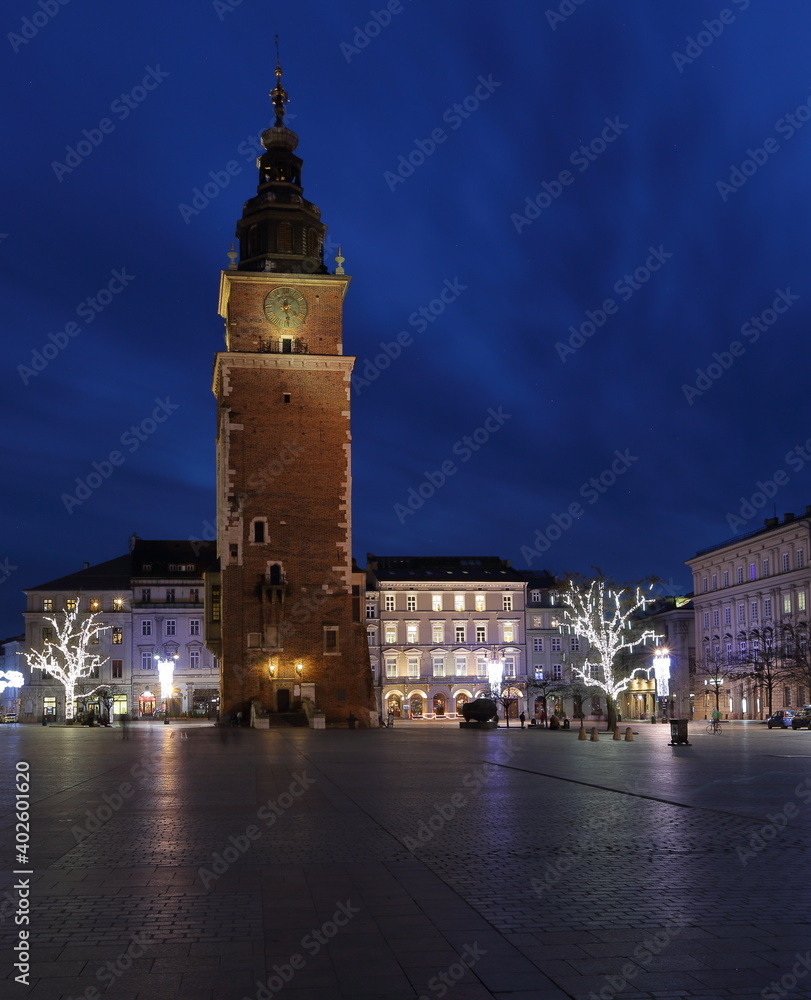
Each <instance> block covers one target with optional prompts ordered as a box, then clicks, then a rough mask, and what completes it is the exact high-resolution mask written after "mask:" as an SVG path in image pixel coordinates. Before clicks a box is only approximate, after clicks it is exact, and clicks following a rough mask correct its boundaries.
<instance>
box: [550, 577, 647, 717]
mask: <svg viewBox="0 0 811 1000" xmlns="http://www.w3.org/2000/svg"><path fill="white" fill-rule="evenodd" d="M651 603H653V600H652V599H648V598H645V597H643V596H642V590H641V589H640V588H639V587H637V588H636V589H635V590H634V591H629V590H623V589H616V590H615V589H612V588H611V586H610V584H608V583H607V582H606V581H605V580H603V579H598V580H591V581H589V582H587V583H576V582H575V581H574V580H569V583H568V586H567V588H566V590H565V591H564V594H563V608H562V610H563V624H562V625H561V629H562V630H563V631H565V632H567V633H569V634H570V635H576V636H580V637H581V638H583V639H585V640H586V641H587V643H588V647H587V648H588V653H587V654H586V656H585V659H584V660H583V662H582V663H581V664H580V665H579V666H577V665H576V664H572V673H573V674H574V677H575V678H576V679H577V680H580V681H582V682H583V684H584V685H586V687H590V688H592V689H596V690H598V691H600V692H601V693H602V694H603V696H604V697H605V700H606V707H607V710H608V713H607V714H608V729H609V730H611V729H613V728H614V726H615V725H616V722H617V698H618V696H619V695H620V694H622V692H623V691H625V690H626V688H627V687H628V686H629V684H630V680H631V679H630V676H628V674H627V673H626V668H624V667H623V665H622V663H621V661H620V657H621V656H622V654H623V653H626V652H630V651H631V650H633V649H635V648H636V647H637V646H639V645H641V644H642V643H644V642H647V641H648V640H649V639H653V640H655V639H659V638H661V636H660V635H659V634H657V633H656V632H654V631H653V630H652V629H644V630H643V629H642V626H641V624H640V622H639V620H638V619H639V616H640V615H641V613H642V612H643V611H644V610H645V608H646V606H647V605H648V604H651Z"/></svg>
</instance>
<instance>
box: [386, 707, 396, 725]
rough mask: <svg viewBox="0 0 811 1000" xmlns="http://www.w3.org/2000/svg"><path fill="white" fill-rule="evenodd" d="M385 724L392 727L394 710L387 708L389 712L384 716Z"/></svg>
mask: <svg viewBox="0 0 811 1000" xmlns="http://www.w3.org/2000/svg"><path fill="white" fill-rule="evenodd" d="M386 725H387V726H388V728H389V729H392V728H393V727H394V712H392V711H391V709H389V714H388V716H387V717H386Z"/></svg>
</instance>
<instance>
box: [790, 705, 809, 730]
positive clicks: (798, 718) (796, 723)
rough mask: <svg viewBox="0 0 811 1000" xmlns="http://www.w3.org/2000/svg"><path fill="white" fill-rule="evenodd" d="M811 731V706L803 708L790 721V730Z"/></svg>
mask: <svg viewBox="0 0 811 1000" xmlns="http://www.w3.org/2000/svg"><path fill="white" fill-rule="evenodd" d="M803 727H805V728H806V729H811V705H806V706H804V708H803V710H802V712H797V713H796V714H795V716H794V718H793V719H792V720H791V728H792V729H802V728H803Z"/></svg>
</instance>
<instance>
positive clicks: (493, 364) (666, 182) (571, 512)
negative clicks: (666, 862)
mask: <svg viewBox="0 0 811 1000" xmlns="http://www.w3.org/2000/svg"><path fill="white" fill-rule="evenodd" d="M370 11H372V12H376V13H375V14H374V16H373V14H371V13H370ZM705 22H706V23H705ZM2 26H3V34H4V35H5V36H6V37H5V40H4V41H3V43H2V44H4V45H5V56H4V58H3V60H2V74H3V76H2V87H3V92H4V94H5V95H6V102H5V103H6V116H5V156H4V157H3V158H2V163H1V164H0V170H2V178H3V188H4V192H5V198H4V199H3V208H2V215H1V216H0V231H1V232H2V238H1V239H0V254H2V259H3V268H2V282H3V286H2V287H3V301H4V304H5V308H4V315H3V327H4V336H3V346H2V351H3V364H4V369H5V380H4V391H3V393H2V397H1V398H0V405H2V407H3V410H4V425H5V427H6V440H5V443H6V457H5V469H4V472H5V484H6V488H5V490H4V497H3V525H4V531H3V541H2V550H0V578H2V588H0V597H2V600H0V612H2V618H3V621H2V631H1V632H0V634H2V635H3V636H9V635H12V634H14V633H16V632H19V631H21V629H22V619H21V617H20V615H19V612H20V611H21V610H22V607H23V599H22V594H21V590H22V589H23V588H24V587H27V586H34V585H36V584H40V583H42V582H45V581H47V580H49V579H52V578H55V577H58V576H61V575H62V574H65V573H68V572H71V571H73V570H75V569H79V568H81V565H82V562H83V561H85V560H87V561H89V562H91V563H95V562H101V561H103V560H105V559H110V558H113V557H114V556H117V555H119V554H121V553H123V552H124V551H126V548H127V542H128V536H129V535H130V534H131V533H132V532H133V531H134V532H136V533H137V534H138V535H140V536H141V537H143V538H190V537H193V538H201V537H211V530H212V527H211V526H212V523H213V520H214V505H215V501H214V429H215V418H214V397H213V395H212V393H211V366H212V361H213V357H214V354H215V352H216V351H217V350H220V349H221V348H222V346H223V327H222V321H221V320H220V318H219V317H218V315H217V293H218V283H219V271H220V269H221V268H223V267H225V266H227V263H228V261H227V258H226V256H225V255H226V253H227V251H228V250H229V247H230V243H231V241H232V239H233V234H234V227H235V224H236V221H237V219H238V217H239V215H240V213H241V211H242V205H243V202H244V201H245V200H247V199H248V198H249V197H251V196H252V195H253V194H254V193H255V189H256V173H255V170H254V166H253V161H254V158H255V156H256V152H257V149H258V143H257V137H258V135H259V133H261V131H262V130H263V129H264V128H266V127H268V126H269V125H271V124H272V113H271V105H270V101H269V98H268V96H267V95H268V92H269V90H270V89H271V87H272V86H273V83H274V78H273V68H274V65H275V51H274V43H273V36H274V34H275V33H277V32H278V34H279V35H280V39H281V60H282V65H283V68H284V85H285V87H286V88H287V90H288V92H289V94H290V103H289V105H288V117H287V124H288V125H289V127H290V128H292V129H293V130H294V131H295V132H296V133H297V134H298V135H299V137H300V143H299V148H298V153H299V154H300V155H301V156H302V158H303V159H304V173H303V181H304V193H305V197H307V198H309V199H310V200H311V201H313V202H315V203H316V204H317V205H318V206H319V207H320V208H321V211H322V213H323V219H324V221H325V222H326V223H327V225H328V227H329V233H328V236H329V240H330V244H329V247H330V253H329V254H328V256H329V258H330V269H332V267H333V266H334V265H333V263H332V258H333V257H334V255H335V252H336V248H337V246H338V245H339V244H340V245H341V246H342V248H343V254H344V256H345V257H346V264H345V267H346V270H347V273H349V274H352V275H353V281H352V285H351V288H350V291H349V294H348V296H347V300H346V311H345V337H344V350H345V351H346V353H349V354H353V355H356V356H357V358H358V363H357V365H356V380H355V393H354V403H353V439H354V440H353V474H354V553H355V556H356V558H358V560H359V561H363V560H365V557H366V553H367V552H368V551H371V552H375V553H378V554H389V555H391V554H423V555H430V554H456V555H485V554H487V555H499V556H501V557H502V558H507V559H511V560H512V561H513V565H515V566H516V567H518V568H521V569H525V568H532V569H547V568H548V569H550V570H552V571H553V572H559V573H561V572H565V571H567V570H573V571H581V572H588V570H589V567H590V566H591V565H598V566H600V567H601V568H602V569H603V570H604V571H605V572H606V573H610V574H611V575H612V576H613V577H615V578H617V579H637V578H642V577H645V576H647V575H649V574H656V575H658V576H660V577H662V578H663V579H664V580H665V581H667V583H666V589H669V590H670V591H671V592H682V593H683V592H686V591H689V590H690V587H691V580H690V574H689V572H688V570H687V568H686V567H685V566H684V565H683V561H684V559H686V558H689V557H690V556H691V555H693V554H694V553H695V551H696V550H697V549H700V548H702V547H705V546H709V545H712V544H713V543H717V542H721V541H723V540H724V539H725V538H728V537H730V536H732V535H734V534H737V533H740V532H745V531H749V530H752V529H755V528H757V527H759V526H761V524H762V519H763V517H765V516H770V515H771V514H772V512H773V505H776V509H777V513H778V514H782V513H783V512H785V511H793V512H795V513H800V512H802V511H803V510H804V509H805V504H806V503H811V488H810V487H809V469H811V419H809V417H808V405H807V397H808V390H807V379H808V374H807V373H808V356H809V348H808V346H807V340H806V331H807V329H808V326H809V315H811V285H810V284H809V277H808V272H809V259H810V258H811V198H809V194H808V189H809V185H808V176H809V165H810V164H811V122H809V121H808V119H809V118H811V110H809V100H811V73H809V68H811V61H810V60H809V55H808V40H809V36H810V35H811V9H809V8H808V5H807V4H805V3H801V2H799V0H788V2H783V3H780V4H779V5H777V4H767V3H765V2H764V0H752V2H750V0H729V2H728V4H727V5H726V6H722V3H721V2H720V0H719V3H718V4H716V5H713V4H708V3H706V2H697V0H681V2H680V3H678V4H662V3H647V4H646V3H641V2H639V0H581V2H580V3H579V4H578V3H575V2H570V0H563V3H562V4H560V6H558V5H554V6H553V5H552V4H551V3H550V5H549V7H548V8H545V7H544V5H543V4H540V5H538V4H535V3H528V2H525V0H521V2H518V0H514V2H512V0H511V2H509V3H507V4H504V5H501V6H500V7H498V8H497V5H494V4H492V3H483V2H481V0H472V2H468V3H465V4H427V3H424V2H422V3H420V2H413V0H392V2H391V3H389V4H388V5H386V4H383V3H381V4H379V5H374V6H371V5H370V4H369V3H368V2H367V0H364V2H362V3H361V2H354V0H353V2H343V3H338V4H327V3H316V2H314V0H310V2H302V3H298V4H285V5H282V4H271V3H267V2H260V0H242V2H238V0H217V2H214V3H211V2H204V0H195V2H192V0H172V2H171V3H168V4H167V3H166V2H165V0H164V2H158V0H141V2H139V3H138V4H117V3H116V4H113V3H110V2H109V0H108V2H102V0H81V2H80V0H72V2H65V0H62V2H61V3H60V2H59V0H9V2H7V3H6V4H5V5H4V7H3V16H2ZM26 36H27V37H26ZM229 165H230V167H229ZM398 338H399V343H398ZM381 345H392V346H390V347H388V349H386V348H385V347H383V346H381ZM397 354H399V356H397V357H392V355H397ZM806 447H807V448H808V450H806ZM111 452H112V453H117V456H118V457H117V458H116V461H115V463H113V462H111V461H110V454H111ZM119 459H120V461H119ZM94 463H95V465H94ZM443 470H444V471H443ZM94 472H95V473H96V475H95V477H94V478H93V479H92V480H91V482H92V483H95V484H96V487H95V488H94V489H88V488H87V486H86V480H87V477H88V476H89V475H91V474H93V473H94ZM443 478H444V480H445V481H444V483H443V482H442V480H443ZM77 480H79V482H77ZM83 483H84V484H85V485H84V487H83V486H82V484H83ZM771 493H774V494H775V495H774V497H773V498H769V499H768V500H767V497H766V494H771ZM753 498H754V500H753ZM420 501H422V505H421V506H420ZM409 502H410V506H409ZM747 503H749V504H751V506H746V504H747ZM755 508H757V509H755Z"/></svg>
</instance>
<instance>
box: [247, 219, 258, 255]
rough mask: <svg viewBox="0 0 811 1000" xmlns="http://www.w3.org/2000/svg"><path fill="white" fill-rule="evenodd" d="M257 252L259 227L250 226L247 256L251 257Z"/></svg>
mask: <svg viewBox="0 0 811 1000" xmlns="http://www.w3.org/2000/svg"><path fill="white" fill-rule="evenodd" d="M258 252H259V226H251V227H250V229H249V230H248V256H249V257H253V255H254V254H255V253H258Z"/></svg>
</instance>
